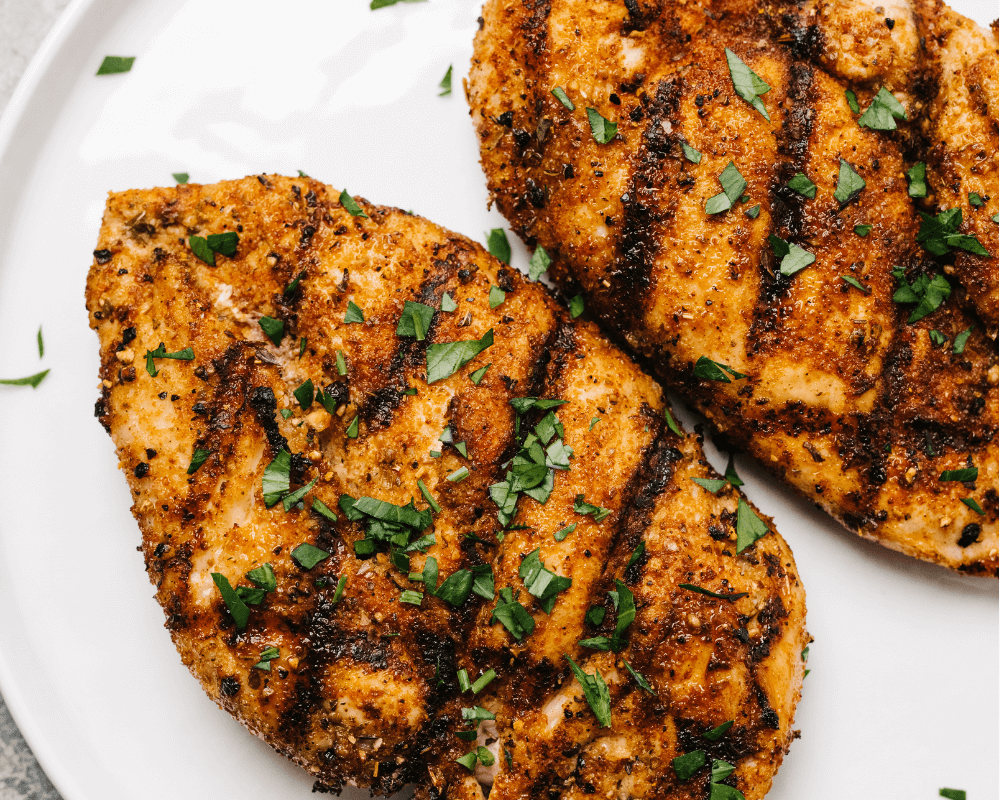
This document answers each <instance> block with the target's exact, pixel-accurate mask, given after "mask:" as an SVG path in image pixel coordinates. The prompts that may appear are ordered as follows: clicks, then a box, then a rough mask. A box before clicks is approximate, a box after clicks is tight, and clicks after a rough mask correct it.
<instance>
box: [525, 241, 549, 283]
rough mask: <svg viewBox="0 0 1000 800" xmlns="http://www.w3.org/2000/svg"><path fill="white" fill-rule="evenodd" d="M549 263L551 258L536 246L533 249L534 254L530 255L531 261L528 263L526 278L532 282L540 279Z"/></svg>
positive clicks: (542, 248)
mask: <svg viewBox="0 0 1000 800" xmlns="http://www.w3.org/2000/svg"><path fill="white" fill-rule="evenodd" d="M551 263H552V258H551V257H550V256H549V254H548V253H547V252H546V250H545V248H544V247H542V246H541V245H538V247H536V248H535V252H534V253H532V254H531V260H530V261H529V262H528V277H529V278H531V280H533V281H537V280H538V279H539V278H541V277H542V275H543V274H544V273H545V271H546V270H547V269H548V268H549V265H550V264H551Z"/></svg>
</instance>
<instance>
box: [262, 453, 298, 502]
mask: <svg viewBox="0 0 1000 800" xmlns="http://www.w3.org/2000/svg"><path fill="white" fill-rule="evenodd" d="M291 472H292V456H291V454H290V453H289V452H288V451H287V450H282V451H281V452H279V453H278V455H276V456H275V457H274V460H273V461H271V463H270V464H268V465H267V466H266V467H265V468H264V475H263V477H262V478H261V484H262V491H263V493H264V505H265V506H266V507H267V508H270V507H271V506H273V505H274V504H275V503H277V502H278V501H279V500H280V499H281V498H282V497H284V496H285V495H286V494H288V490H289V488H290V487H291Z"/></svg>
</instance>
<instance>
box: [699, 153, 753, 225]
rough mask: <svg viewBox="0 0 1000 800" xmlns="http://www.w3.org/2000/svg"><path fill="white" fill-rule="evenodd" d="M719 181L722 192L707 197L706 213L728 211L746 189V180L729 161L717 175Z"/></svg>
mask: <svg viewBox="0 0 1000 800" xmlns="http://www.w3.org/2000/svg"><path fill="white" fill-rule="evenodd" d="M719 183H721V184H722V192H720V193H719V194H717V195H715V196H714V197H710V198H708V200H707V201H706V202H705V213H706V214H721V213H723V212H724V211H728V210H729V209H731V208H732V207H733V206H734V205H735V204H736V201H737V200H739V199H740V198H741V197H742V196H743V192H744V191H746V188H747V182H746V181H745V180H744V178H743V176H742V175H741V174H740V171H739V170H738V169H736V164H734V163H733V162H732V161H730V162H729V163H728V164H727V165H726V168H725V169H724V170H722V174H720V175H719Z"/></svg>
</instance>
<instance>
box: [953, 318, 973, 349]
mask: <svg viewBox="0 0 1000 800" xmlns="http://www.w3.org/2000/svg"><path fill="white" fill-rule="evenodd" d="M975 327H976V326H975V325H970V326H969V327H968V328H966V329H965V330H964V331H962V332H961V333H960V334H958V336H956V337H955V341H954V342H953V343H952V345H951V352H953V353H954V354H955V355H957V356H960V355H962V353H964V352H965V343H966V342H967V341H969V337H970V336H971V335H972V331H973V330H974V329H975Z"/></svg>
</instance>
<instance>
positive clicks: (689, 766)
mask: <svg viewBox="0 0 1000 800" xmlns="http://www.w3.org/2000/svg"><path fill="white" fill-rule="evenodd" d="M705 761H706V758H705V751H704V750H692V751H691V752H690V753H685V754H684V755H682V756H677V758H675V759H674V760H673V761H671V762H670V763H671V764H672V765H673V767H674V772H675V773H677V778H678V779H679V780H682V781H686V780H690V778H691V777H692V776H693V775H694V774H695V773H696V772H697V771H698V770H700V769H701V768H702V767H703V766H705Z"/></svg>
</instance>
